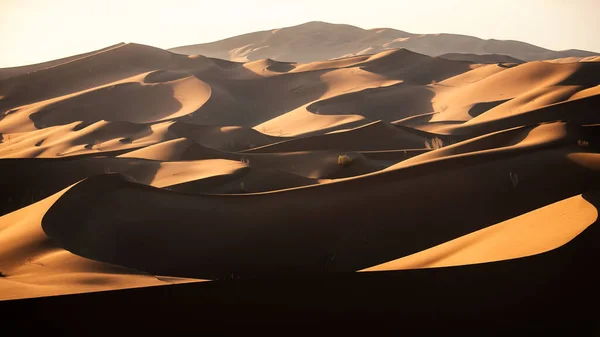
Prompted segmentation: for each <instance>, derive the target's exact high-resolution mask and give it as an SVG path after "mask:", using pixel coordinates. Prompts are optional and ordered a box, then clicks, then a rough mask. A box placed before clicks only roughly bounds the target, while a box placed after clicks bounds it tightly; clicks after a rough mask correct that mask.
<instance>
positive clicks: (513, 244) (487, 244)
mask: <svg viewBox="0 0 600 337" xmlns="http://www.w3.org/2000/svg"><path fill="white" fill-rule="evenodd" d="M597 219H598V210H597V209H596V207H594V205H592V204H591V203H589V202H588V201H586V200H585V199H583V198H582V197H581V196H575V197H572V198H569V199H565V200H563V201H559V202H557V203H554V204H552V205H548V206H546V207H542V208H540V209H536V210H535V211H531V212H529V213H526V214H523V215H521V216H518V217H516V218H513V219H510V220H507V221H504V222H501V223H499V224H496V225H493V226H490V227H487V228H485V229H482V230H479V231H477V232H474V233H471V234H468V235H465V236H462V237H460V238H457V239H454V240H452V241H448V242H446V243H443V244H441V245H439V246H435V247H432V248H430V249H427V250H424V251H422V252H418V253H415V254H413V255H409V256H406V257H403V258H400V259H397V260H393V261H390V262H386V263H382V264H380V265H377V266H374V267H370V268H366V269H363V270H361V271H383V270H401V269H415V268H436V267H449V266H460V265H467V264H475V263H486V262H494V261H502V260H508V259H515V258H520V257H525V256H531V255H535V254H541V253H544V252H547V251H549V250H551V249H555V248H557V247H560V246H562V245H564V244H566V243H568V242H569V241H571V240H572V239H573V238H574V237H576V236H577V235H579V234H580V233H581V232H582V231H584V230H585V229H586V228H587V227H588V226H590V225H591V224H593V223H594V222H596V220H597Z"/></svg>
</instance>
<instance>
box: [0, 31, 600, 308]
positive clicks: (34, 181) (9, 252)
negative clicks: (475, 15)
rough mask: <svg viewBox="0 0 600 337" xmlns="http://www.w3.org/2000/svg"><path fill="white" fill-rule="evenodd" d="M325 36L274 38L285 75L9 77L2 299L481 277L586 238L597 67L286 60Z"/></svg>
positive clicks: (194, 70)
mask: <svg viewBox="0 0 600 337" xmlns="http://www.w3.org/2000/svg"><path fill="white" fill-rule="evenodd" d="M316 28H319V27H316V26H314V25H308V26H300V27H299V28H294V29H291V28H290V29H282V30H281V31H276V32H270V31H269V32H267V33H268V34H267V35H268V36H267V35H265V36H264V38H265V39H266V40H265V41H266V42H265V43H266V45H269V46H270V47H271V51H270V52H272V53H273V54H274V56H276V57H273V56H269V55H263V54H261V53H265V52H266V51H265V49H266V48H262V47H264V46H262V45H254V44H253V43H254V42H248V43H247V44H246V45H238V43H241V42H240V41H237V40H235V41H228V42H223V43H222V44H223V45H220V44H219V43H217V44H214V45H207V46H203V47H202V48H207V49H206V50H209V51H210V53H207V55H208V56H214V55H221V56H220V57H223V58H225V59H227V60H222V59H216V58H210V57H206V56H202V55H196V56H191V57H188V56H185V55H179V54H174V53H170V52H167V51H164V50H160V49H157V48H152V47H148V46H143V45H137V44H122V45H116V46H112V47H110V48H106V49H103V50H99V51H96V52H92V53H89V54H84V55H78V56H76V57H73V58H68V59H64V60H57V61H55V62H49V63H46V64H40V65H33V66H29V67H26V68H23V69H8V70H2V69H0V113H1V114H0V133H1V134H2V142H1V143H0V158H2V159H1V160H0V168H2V169H3V170H4V171H3V172H5V174H4V175H2V178H0V180H1V179H4V180H2V184H3V188H2V190H0V200H4V202H3V203H2V204H0V207H1V211H2V214H3V216H2V217H0V272H1V273H2V275H4V276H3V277H0V299H16V298H27V297H37V296H50V295H59V294H70V293H79V292H89V291H100V290H111V289H122V288H131V287H145V286H154V285H165V284H171V283H180V282H194V281H201V280H208V279H210V280H215V279H225V278H235V277H242V278H244V277H246V276H248V277H262V276H264V275H271V274H278V273H302V272H319V273H320V272H354V271H382V270H388V271H390V270H402V269H414V268H417V269H419V268H437V267H448V266H461V265H470V264H482V263H490V262H494V261H503V260H511V259H520V258H523V257H527V256H532V255H536V254H541V253H544V252H548V251H551V250H555V249H556V248H559V247H562V246H565V245H567V246H568V245H575V246H576V243H573V242H574V241H575V240H573V239H574V238H576V237H577V236H578V235H579V234H581V233H582V232H584V231H585V230H586V228H588V227H590V226H592V224H593V223H594V222H596V221H597V218H598V211H597V205H594V204H593V203H592V202H591V201H589V200H588V198H586V193H593V191H594V190H596V189H599V188H600V180H599V179H600V176H599V175H598V172H600V157H599V156H600V155H598V153H597V151H598V150H597V149H598V137H597V134H600V133H598V125H600V118H599V117H598V115H597V113H596V111H597V107H598V104H600V89H599V88H600V81H599V80H598V79H599V78H600V77H599V75H600V68H599V67H598V66H597V65H599V64H600V63H599V62H596V59H594V58H593V57H591V58H590V57H587V58H586V57H583V56H578V57H580V58H576V59H575V58H566V57H567V56H568V55H567V56H565V57H562V58H560V59H558V58H559V57H554V58H553V59H552V60H549V61H543V62H526V63H525V62H521V61H520V60H519V59H522V60H529V59H531V58H534V57H537V56H535V55H534V54H536V53H532V52H525V51H522V55H524V57H523V58H520V57H517V59H511V58H509V57H508V56H506V55H475V54H482V53H480V52H479V50H478V49H477V48H475V50H465V51H464V53H463V54H460V55H455V54H449V55H446V57H445V58H444V57H431V56H427V55H423V54H419V53H416V52H413V51H408V50H406V49H393V48H395V47H398V46H406V45H418V44H422V48H424V49H426V50H427V51H429V52H431V51H432V50H433V49H432V48H433V47H426V45H427V43H428V42H427V41H434V42H435V41H437V39H440V38H442V37H439V36H413V35H411V34H407V33H403V34H405V35H403V36H397V35H398V34H401V33H402V32H397V31H386V30H381V31H379V32H374V31H364V30H361V29H355V27H349V26H342V27H337V28H336V30H335V33H332V34H333V35H332V36H337V37H339V39H340V41H342V40H343V41H345V42H343V43H342V42H340V43H341V45H339V46H337V47H336V48H335V53H334V52H333V51H330V50H326V49H323V50H322V51H319V50H318V46H319V42H318V41H309V42H308V43H307V44H306V45H305V46H304V49H303V50H302V51H298V50H297V49H293V48H294V46H295V44H296V43H297V42H298V41H295V39H294V38H292V37H293V36H295V34H298V33H297V32H295V30H296V29H300V30H301V31H302V32H304V33H307V34H308V33H310V34H312V33H311V32H314V31H315V29H316ZM325 28H327V29H329V28H331V27H329V26H327V25H325V26H322V27H320V28H319V29H325ZM317 30H318V29H317ZM263 33H264V32H263ZM261 34H262V33H261ZM265 34H266V33H265ZM373 34H377V38H381V40H377V39H375V40H377V41H375V40H374V39H373ZM259 35H260V34H259ZM249 38H252V37H249ZM444 38H449V39H452V36H449V37H448V36H446V37H444ZM367 41H369V43H367ZM333 42H336V39H335V38H334V39H333ZM375 42H377V43H375ZM305 43H306V41H305ZM373 43H375V44H373ZM378 43H379V44H381V45H380V46H379V47H378V45H377V44H378ZM335 44H336V43H333V45H335ZM357 48H359V49H357ZM467 49H468V48H467ZM446 52H453V51H446ZM328 53H330V54H331V55H334V54H335V55H337V56H331V57H340V58H337V59H335V60H327V59H328V58H329V57H328V56H327V55H329V54H328ZM468 53H472V55H470V54H468ZM540 53H543V52H542V51H540ZM538 54H539V53H538ZM538 54H536V55H538ZM288 55H289V56H293V55H298V58H297V59H290V61H294V62H283V61H277V60H274V59H278V58H279V57H282V58H286V57H288ZM316 55H321V56H320V58H314V57H316ZM258 56H261V57H258ZM342 56H343V57H342ZM267 57H271V58H267ZM231 60H233V61H235V62H232V61H231ZM248 60H252V61H248ZM307 60H310V61H311V62H306V61H307Z"/></svg>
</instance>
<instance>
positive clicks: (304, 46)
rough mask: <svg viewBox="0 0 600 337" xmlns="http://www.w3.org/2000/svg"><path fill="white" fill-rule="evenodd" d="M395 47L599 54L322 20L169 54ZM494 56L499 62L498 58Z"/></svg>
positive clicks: (341, 53) (525, 56)
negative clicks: (364, 26) (371, 27)
mask: <svg viewBox="0 0 600 337" xmlns="http://www.w3.org/2000/svg"><path fill="white" fill-rule="evenodd" d="M396 48H406V49H409V50H411V51H414V52H417V53H421V54H426V55H430V56H439V55H444V57H446V56H447V54H480V55H482V54H483V55H485V54H501V55H508V56H509V57H512V58H516V59H519V60H524V61H534V60H547V59H557V58H565V57H589V56H598V53H594V52H589V51H584V50H576V49H569V50H561V51H554V50H549V49H545V48H542V47H538V46H534V45H532V44H528V43H525V42H520V41H512V40H506V41H504V40H495V39H489V40H483V39H480V38H477V37H473V36H467V35H457V34H413V33H407V32H404V31H401V30H396V29H390V28H374V29H362V28H358V27H354V26H350V25H342V24H331V23H326V22H319V21H314V22H308V23H304V24H301V25H297V26H292V27H284V28H279V29H272V30H265V31H260V32H254V33H248V34H244V35H239V36H234V37H230V38H227V39H224V40H220V41H215V42H209V43H202V44H194V45H189V46H181V47H176V48H172V49H170V50H171V51H173V52H176V53H180V54H188V55H195V54H201V55H206V56H210V57H217V58H222V59H226V60H232V61H240V62H246V61H255V60H259V59H264V58H271V59H274V60H278V61H296V62H303V63H305V62H313V61H320V60H326V59H335V58H340V57H346V56H352V55H365V54H374V53H378V52H381V51H384V50H389V49H396ZM450 57H451V58H452V59H461V60H464V59H470V60H471V61H475V59H478V61H476V62H481V59H484V58H487V59H489V57H485V56H484V57H483V58H482V57H480V56H477V55H475V56H474V57H473V56H471V57H469V56H468V55H466V56H463V57H460V58H458V57H456V56H450ZM446 58H447V57H446ZM493 58H495V59H498V57H493ZM501 62H511V61H501ZM483 63H487V62H483Z"/></svg>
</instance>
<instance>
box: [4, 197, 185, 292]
mask: <svg viewBox="0 0 600 337" xmlns="http://www.w3.org/2000/svg"><path fill="white" fill-rule="evenodd" d="M69 188H70V187H68V188H66V189H64V190H62V191H60V192H58V193H56V194H54V195H52V196H50V197H48V198H46V199H44V200H42V201H39V202H37V203H35V204H32V205H30V206H28V207H25V208H23V209H20V210H18V211H15V212H13V213H10V214H7V215H5V216H3V217H0V242H1V243H2V245H1V246H2V248H1V249H0V271H2V274H3V276H4V277H2V278H0V299H1V300H6V299H16V298H24V297H38V296H50V295H57V294H71V293H81V292H90V291H100V290H109V289H123V288H132V287H147V286H157V285H167V284H175V283H182V282H190V281H193V280H186V279H182V278H172V279H169V281H168V282H167V281H162V280H160V279H158V278H156V277H155V276H152V275H148V274H145V273H143V272H139V271H136V270H130V269H126V268H123V267H120V266H115V265H110V264H104V263H100V262H97V261H93V260H89V259H86V258H83V257H80V256H78V255H74V254H72V253H70V252H68V251H66V250H64V249H62V248H61V247H59V246H57V245H56V244H54V242H52V240H50V239H49V238H48V237H47V236H46V234H45V233H44V231H43V230H42V227H41V221H42V218H43V217H44V214H45V213H46V212H47V210H48V209H49V208H50V207H51V206H52V204H53V203H54V202H56V200H58V199H59V198H60V197H61V195H63V194H64V193H65V192H66V191H67V190H68V189H69Z"/></svg>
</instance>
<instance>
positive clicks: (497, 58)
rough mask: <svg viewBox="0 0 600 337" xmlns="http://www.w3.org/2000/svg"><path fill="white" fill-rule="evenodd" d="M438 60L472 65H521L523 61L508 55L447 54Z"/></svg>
mask: <svg viewBox="0 0 600 337" xmlns="http://www.w3.org/2000/svg"><path fill="white" fill-rule="evenodd" d="M438 57H439V58H443V59H447V60H455V61H469V62H473V63H484V64H485V63H523V61H521V60H519V59H516V58H514V57H511V56H508V55H501V54H484V55H478V54H462V53H447V54H443V55H440V56H438Z"/></svg>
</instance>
